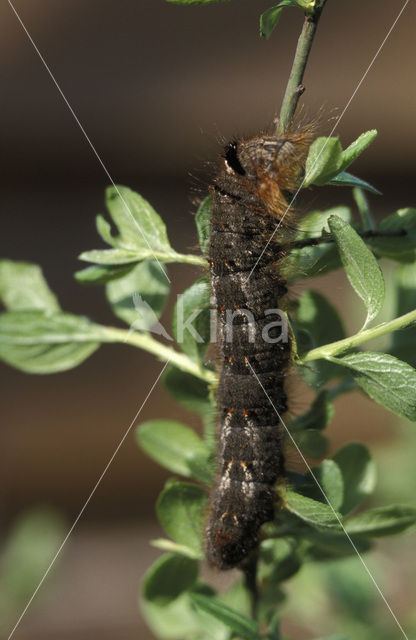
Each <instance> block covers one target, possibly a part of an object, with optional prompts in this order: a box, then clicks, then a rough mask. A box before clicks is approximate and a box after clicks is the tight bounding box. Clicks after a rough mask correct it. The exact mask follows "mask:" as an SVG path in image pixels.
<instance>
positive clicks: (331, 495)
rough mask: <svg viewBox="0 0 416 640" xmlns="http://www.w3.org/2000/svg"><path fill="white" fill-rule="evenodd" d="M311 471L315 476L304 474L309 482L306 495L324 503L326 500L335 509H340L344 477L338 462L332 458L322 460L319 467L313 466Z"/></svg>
mask: <svg viewBox="0 0 416 640" xmlns="http://www.w3.org/2000/svg"><path fill="white" fill-rule="evenodd" d="M312 471H313V475H314V476H315V477H313V476H312V474H311V473H308V474H307V476H306V477H307V478H308V479H309V482H310V490H309V491H308V493H307V497H309V498H313V499H314V500H318V501H319V502H323V503H324V504H327V500H328V501H329V503H330V504H331V505H332V506H333V508H334V509H335V510H336V511H338V510H340V509H341V505H342V503H343V497H344V479H343V476H342V471H341V469H340V468H339V466H338V464H337V463H336V462H335V461H334V460H323V461H322V462H321V464H320V465H319V467H315V468H314V469H312ZM315 478H316V480H317V481H318V482H319V484H320V486H321V488H322V490H323V492H324V494H325V496H326V498H327V500H326V499H325V497H324V496H323V494H322V491H321V490H320V488H319V487H318V485H317V484H316V480H315Z"/></svg>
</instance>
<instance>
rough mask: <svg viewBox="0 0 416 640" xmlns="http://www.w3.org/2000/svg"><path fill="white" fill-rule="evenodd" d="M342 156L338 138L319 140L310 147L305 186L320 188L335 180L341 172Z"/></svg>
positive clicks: (322, 138)
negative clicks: (314, 185) (313, 185)
mask: <svg viewBox="0 0 416 640" xmlns="http://www.w3.org/2000/svg"><path fill="white" fill-rule="evenodd" d="M342 154H343V151H342V147H341V143H340V141H339V139H338V138H324V137H321V138H317V139H316V140H315V141H314V142H313V143H312V144H311V146H310V147H309V153H308V157H307V160H306V169H305V180H304V183H303V186H304V187H308V186H309V185H311V184H316V185H318V186H319V187H320V186H323V185H324V184H326V183H327V182H329V181H330V180H331V179H332V178H334V177H335V176H336V175H337V174H338V173H339V172H340V171H341V167H342Z"/></svg>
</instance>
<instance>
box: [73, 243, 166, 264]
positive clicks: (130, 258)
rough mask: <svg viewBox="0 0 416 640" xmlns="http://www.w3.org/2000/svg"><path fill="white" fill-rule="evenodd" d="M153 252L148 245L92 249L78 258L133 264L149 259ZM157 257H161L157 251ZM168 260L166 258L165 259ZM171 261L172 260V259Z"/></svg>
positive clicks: (99, 261) (90, 260)
mask: <svg viewBox="0 0 416 640" xmlns="http://www.w3.org/2000/svg"><path fill="white" fill-rule="evenodd" d="M154 255H155V252H154V251H152V250H151V249H149V248H148V247H141V248H137V249H135V250H134V251H133V250H132V249H123V248H120V249H118V248H116V249H92V250H91V251H84V252H83V253H81V254H80V255H79V256H78V258H79V259H80V260H84V262H94V263H96V264H99V265H104V266H106V265H109V266H117V265H125V264H133V263H134V262H140V261H141V260H151V259H152V258H153V256H154ZM157 257H158V259H160V258H161V256H160V253H159V252H158V253H157ZM166 262H168V260H166ZM172 262H174V261H173V260H172Z"/></svg>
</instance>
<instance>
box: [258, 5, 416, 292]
mask: <svg viewBox="0 0 416 640" xmlns="http://www.w3.org/2000/svg"><path fill="white" fill-rule="evenodd" d="M409 2H410V0H406V2H405V3H404V5H403V6H402V8H401V9H400V11H399V13H398V15H397V17H396V19H395V20H394V22H393V24H392V25H391V27H390V29H389V30H388V32H387V34H386V36H385V38H384V40H383V42H382V43H381V45H380V46H379V48H378V49H377V51H376V53H375V55H374V57H373V59H372V60H371V62H370V64H369V65H368V67H367V69H366V70H365V72H364V74H363V75H362V77H361V80H360V81H359V83H358V84H357V86H356V87H355V89H354V91H353V93H352V95H351V97H350V99H349V100H348V102H347V104H346V105H345V107H344V109H343V110H342V113H341V115H340V117H339V118H338V119H337V121H336V123H335V124H334V126H333V128H332V130H331V133H330V134H329V136H328V137H327V140H326V142H325V144H324V145H323V147H322V149H321V150H320V152H319V153H318V156H317V158H316V160H315V162H314V164H313V165H312V167H311V169H310V171H309V173H308V174H306V175H305V177H304V178H303V180H302V182H301V184H300V186H299V187H298V190H297V191H296V193H295V195H294V196H293V197H292V199H291V201H290V203H289V204H288V206H287V209H286V211H285V212H284V214H283V215H282V217H281V219H280V221H279V224H278V225H277V226H276V228H275V230H274V231H273V233H272V235H271V236H270V238H269V239H268V241H267V243H266V245H265V247H264V249H263V251H262V252H261V254H260V255H259V257H258V258H257V261H256V263H255V265H254V267H253V268H252V270H251V271H250V273H249V275H248V276H247V280H249V278H250V277H251V275H252V273H253V271H254V270H255V269H256V267H257V265H258V263H259V262H260V260H261V259H262V257H263V254H264V252H265V251H266V249H267V247H268V246H269V244H270V243H271V241H272V240H273V238H274V235H275V233H276V231H277V230H278V228H279V227H280V225H281V224H282V222H283V219H284V217H285V215H286V214H287V212H288V211H289V209H290V207H291V206H292V204H293V203H294V201H295V200H296V197H297V195H298V193H299V192H300V191H301V189H302V187H303V185H304V184H305V182H306V180H307V178H308V177H309V175H310V174H311V172H312V171H313V169H314V168H315V166H316V164H317V162H318V160H319V158H320V157H321V155H322V153H323V152H324V150H325V147H326V146H327V144H328V142H329V138H330V137H331V136H332V134H333V133H334V131H335V129H336V128H337V127H338V125H339V123H340V122H341V120H342V118H343V117H344V115H345V112H346V111H347V109H348V107H349V106H350V104H351V102H352V101H353V100H354V98H355V96H356V94H357V92H358V90H359V88H360V87H361V85H362V83H363V82H364V80H365V79H366V77H367V75H368V73H369V71H370V69H371V68H372V66H373V64H374V63H375V61H376V59H377V58H378V56H379V54H380V52H381V50H382V49H383V47H384V45H385V44H386V42H387V40H388V39H389V37H390V34H391V32H392V31H393V29H394V27H395V26H396V24H397V23H398V21H399V19H400V16H401V15H402V13H403V11H404V10H405V9H406V7H407V5H408V4H409Z"/></svg>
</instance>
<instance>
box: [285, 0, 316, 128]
mask: <svg viewBox="0 0 416 640" xmlns="http://www.w3.org/2000/svg"><path fill="white" fill-rule="evenodd" d="M325 2H326V0H317V2H316V5H315V6H314V8H313V9H312V12H311V13H310V14H309V15H306V17H305V21H304V23H303V27H302V31H301V34H300V36H299V40H298V46H297V48H296V53H295V57H294V60H293V65H292V70H291V72H290V76H289V81H288V83H287V87H286V91H285V95H284V98H283V102H282V107H281V109H280V117H279V122H278V123H277V127H276V135H279V134H282V133H284V132H285V131H286V129H287V128H288V127H289V126H290V123H291V122H292V119H293V116H294V113H295V111H296V107H297V104H298V100H299V98H300V96H301V95H302V93H303V92H304V91H305V87H304V85H303V84H302V80H303V75H304V73H305V69H306V65H307V63H308V58H309V54H310V52H311V48H312V43H313V39H314V37H315V33H316V29H317V27H318V22H319V19H320V17H321V13H322V10H323V8H324V5H325Z"/></svg>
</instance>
